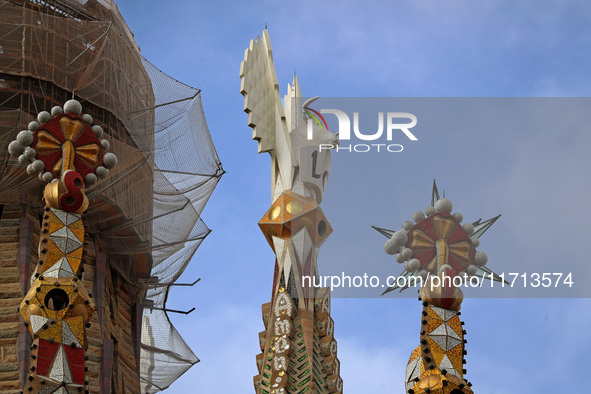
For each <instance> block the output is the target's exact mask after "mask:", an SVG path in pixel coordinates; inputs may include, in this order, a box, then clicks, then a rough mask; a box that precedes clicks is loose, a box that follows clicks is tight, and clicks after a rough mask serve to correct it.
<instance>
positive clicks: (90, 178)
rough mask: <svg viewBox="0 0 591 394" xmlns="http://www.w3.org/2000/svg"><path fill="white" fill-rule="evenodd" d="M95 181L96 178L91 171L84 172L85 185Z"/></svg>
mask: <svg viewBox="0 0 591 394" xmlns="http://www.w3.org/2000/svg"><path fill="white" fill-rule="evenodd" d="M96 181H98V178H97V176H96V175H94V174H93V173H90V174H86V176H85V177H84V185H85V186H92V185H94V184H95V183H96Z"/></svg>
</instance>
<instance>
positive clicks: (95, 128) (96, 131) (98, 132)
mask: <svg viewBox="0 0 591 394" xmlns="http://www.w3.org/2000/svg"><path fill="white" fill-rule="evenodd" d="M92 132H93V133H94V135H96V136H97V138H99V139H100V138H101V137H102V136H103V128H102V127H101V126H99V125H94V126H92Z"/></svg>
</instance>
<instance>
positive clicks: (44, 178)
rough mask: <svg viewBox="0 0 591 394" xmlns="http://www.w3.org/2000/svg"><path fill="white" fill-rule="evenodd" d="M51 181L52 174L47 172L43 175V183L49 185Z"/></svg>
mask: <svg viewBox="0 0 591 394" xmlns="http://www.w3.org/2000/svg"><path fill="white" fill-rule="evenodd" d="M52 180H53V174H52V173H51V172H49V171H45V172H44V173H43V181H45V182H47V183H49V182H51V181H52Z"/></svg>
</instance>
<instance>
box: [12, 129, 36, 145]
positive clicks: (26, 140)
mask: <svg viewBox="0 0 591 394" xmlns="http://www.w3.org/2000/svg"><path fill="white" fill-rule="evenodd" d="M33 138H34V137H33V133H32V132H31V131H30V130H23V131H21V132H19V133H18V134H17V135H16V140H17V141H18V143H19V144H21V145H22V146H29V145H31V144H32V143H33Z"/></svg>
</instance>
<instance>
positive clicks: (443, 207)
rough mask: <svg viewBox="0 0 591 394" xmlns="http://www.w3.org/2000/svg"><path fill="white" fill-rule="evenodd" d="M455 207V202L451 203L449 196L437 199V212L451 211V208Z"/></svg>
mask: <svg viewBox="0 0 591 394" xmlns="http://www.w3.org/2000/svg"><path fill="white" fill-rule="evenodd" d="M453 208H454V206H453V204H452V203H451V201H450V200H448V199H447V198H445V197H443V198H440V199H439V200H437V202H436V203H435V210H436V211H437V212H441V211H443V212H447V213H451V210H452V209H453Z"/></svg>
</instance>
